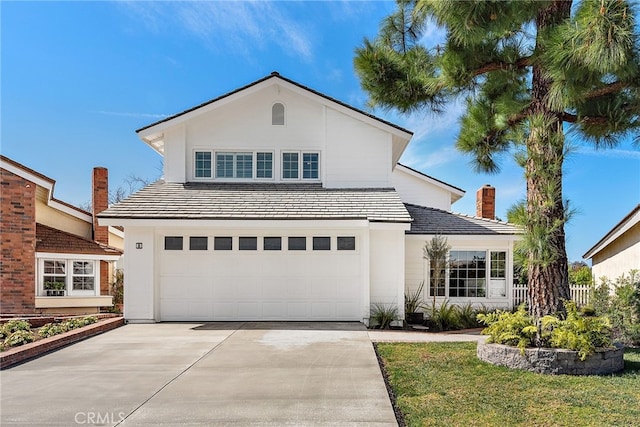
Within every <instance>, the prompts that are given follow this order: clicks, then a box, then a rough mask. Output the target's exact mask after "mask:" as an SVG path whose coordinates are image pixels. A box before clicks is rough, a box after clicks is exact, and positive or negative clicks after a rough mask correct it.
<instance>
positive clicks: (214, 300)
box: [158, 233, 366, 321]
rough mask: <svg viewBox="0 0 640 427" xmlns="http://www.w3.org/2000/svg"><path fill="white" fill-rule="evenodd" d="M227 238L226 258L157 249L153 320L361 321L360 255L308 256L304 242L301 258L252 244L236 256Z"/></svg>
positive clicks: (222, 254) (219, 253)
mask: <svg viewBox="0 0 640 427" xmlns="http://www.w3.org/2000/svg"><path fill="white" fill-rule="evenodd" d="M212 234H213V233H212ZM210 235H211V234H210ZM235 239H236V238H235V237H234V247H233V250H231V251H220V250H218V251H216V250H213V248H212V245H213V243H212V242H211V241H210V245H209V246H210V247H209V250H206V251H190V250H188V249H185V250H183V251H164V250H160V255H159V256H160V258H159V260H158V266H159V301H158V302H159V311H160V318H161V320H185V321H186V320H361V316H362V309H361V300H362V294H363V292H362V286H364V284H363V280H364V276H363V274H362V273H361V270H362V266H363V265H366V264H363V259H362V257H361V255H360V252H355V251H337V250H336V249H335V247H334V245H335V243H334V241H332V249H331V250H330V251H314V250H313V249H312V247H311V246H310V245H311V242H312V239H311V238H308V239H307V245H308V247H307V250H306V251H288V250H286V249H283V250H280V251H263V250H262V249H261V246H262V245H261V238H260V237H259V238H258V242H259V244H258V250H257V251H240V250H238V248H237V240H235ZM186 241H187V242H188V237H187V238H186ZM283 246H285V247H286V240H285V239H284V238H283Z"/></svg>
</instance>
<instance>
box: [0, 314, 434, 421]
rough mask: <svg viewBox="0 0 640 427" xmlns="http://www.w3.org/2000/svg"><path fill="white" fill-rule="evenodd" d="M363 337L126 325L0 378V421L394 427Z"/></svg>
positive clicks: (342, 330)
mask: <svg viewBox="0 0 640 427" xmlns="http://www.w3.org/2000/svg"><path fill="white" fill-rule="evenodd" d="M371 333H372V332H368V331H367V330H366V329H365V328H364V326H363V325H361V324H358V323H313V324H309V323H300V324H296V323H213V324H202V323H193V324H185V323H178V324H171V323H162V324H153V325H127V326H124V327H122V328H119V329H116V330H114V331H111V332H107V333H105V334H103V335H100V336H97V337H94V338H91V339H88V340H86V341H83V342H80V343H78V344H75V345H73V346H71V347H67V348H64V349H62V350H59V351H57V352H55V353H51V354H49V355H46V356H43V357H41V358H39V359H37V360H34V361H31V362H27V363H25V364H23V365H20V366H17V367H14V368H11V369H8V370H5V371H2V372H0V384H1V407H0V410H1V418H0V424H1V425H2V426H24V425H30V426H73V425H107V426H116V425H123V426H179V425H182V426H211V425H238V426H239V425H242V426H247V425H278V426H280V425H296V426H304V425H323V426H327V425H329V426H331V425H334V426H349V425H369V426H395V425H397V424H396V420H395V416H394V413H393V408H392V407H391V403H390V402H389V398H388V395H387V391H386V387H385V384H384V381H383V379H382V375H381V373H380V370H379V368H378V364H377V360H376V356H375V353H374V351H373V348H372V346H371V338H370V334H371ZM388 333H389V332H383V334H388ZM414 334H415V333H411V335H414ZM419 335H423V334H419ZM425 335H426V334H425Z"/></svg>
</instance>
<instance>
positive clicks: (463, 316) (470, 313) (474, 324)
mask: <svg viewBox="0 0 640 427" xmlns="http://www.w3.org/2000/svg"><path fill="white" fill-rule="evenodd" d="M485 311H486V310H485ZM479 313H480V311H479V309H477V308H475V307H474V306H473V304H471V303H467V304H465V305H460V306H458V320H459V322H460V326H461V327H462V328H463V329H469V328H479V327H480V326H481V325H480V323H479V322H478V317H477V316H478V314H479Z"/></svg>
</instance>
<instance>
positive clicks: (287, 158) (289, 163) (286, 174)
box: [282, 153, 299, 179]
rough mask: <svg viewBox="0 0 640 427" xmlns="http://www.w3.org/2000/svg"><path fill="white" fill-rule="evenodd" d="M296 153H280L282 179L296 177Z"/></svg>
mask: <svg viewBox="0 0 640 427" xmlns="http://www.w3.org/2000/svg"><path fill="white" fill-rule="evenodd" d="M298 157H299V156H298V153H282V179H298V170H299V168H298Z"/></svg>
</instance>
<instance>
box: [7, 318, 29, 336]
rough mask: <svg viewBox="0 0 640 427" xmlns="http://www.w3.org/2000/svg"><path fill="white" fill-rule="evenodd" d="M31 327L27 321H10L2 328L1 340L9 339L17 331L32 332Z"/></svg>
mask: <svg viewBox="0 0 640 427" xmlns="http://www.w3.org/2000/svg"><path fill="white" fill-rule="evenodd" d="M30 330H31V325H30V324H29V322H27V321H26V320H9V321H8V322H5V323H4V324H2V326H1V327H0V339H1V338H7V337H8V336H9V335H11V334H13V333H14V332H17V331H30Z"/></svg>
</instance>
